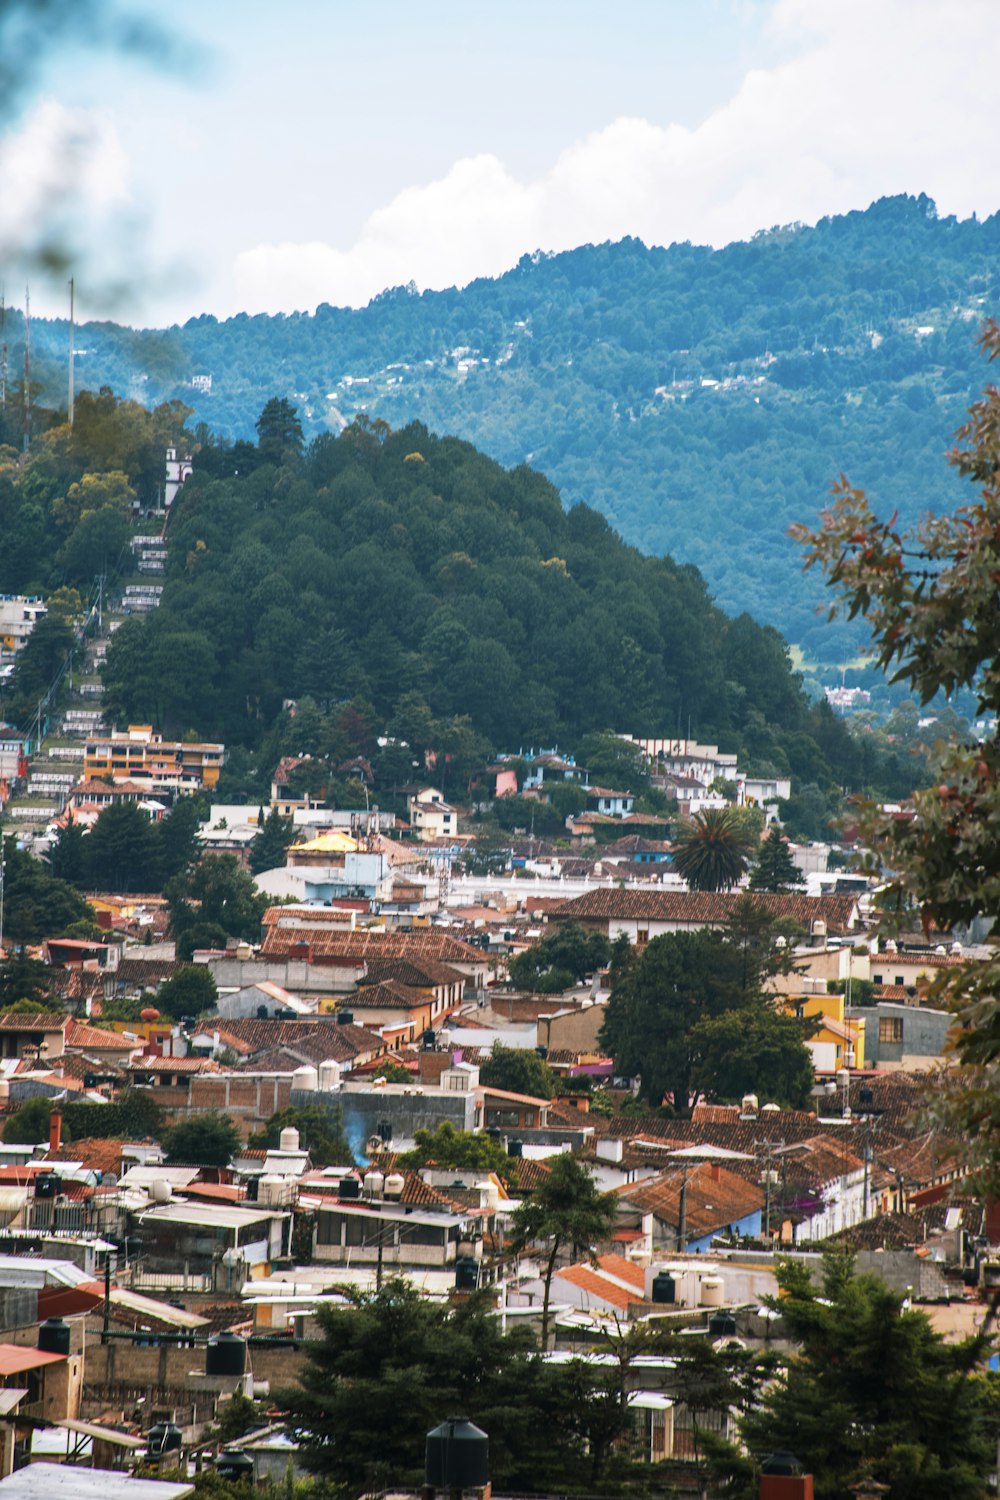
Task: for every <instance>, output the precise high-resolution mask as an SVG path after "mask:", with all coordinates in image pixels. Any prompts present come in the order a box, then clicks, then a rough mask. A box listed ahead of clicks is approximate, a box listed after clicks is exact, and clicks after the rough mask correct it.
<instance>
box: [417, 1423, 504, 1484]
mask: <svg viewBox="0 0 1000 1500" xmlns="http://www.w3.org/2000/svg"><path fill="white" fill-rule="evenodd" d="M424 1481H425V1483H426V1484H427V1485H429V1486H430V1487H431V1488H432V1489H435V1490H459V1491H461V1490H481V1489H485V1488H486V1486H487V1485H488V1484H489V1482H490V1440H489V1438H488V1437H487V1436H486V1433H485V1432H483V1430H482V1429H481V1428H479V1427H474V1426H473V1424H472V1423H471V1422H470V1421H469V1420H468V1418H467V1417H449V1419H448V1421H447V1422H442V1423H441V1426H440V1427H435V1428H434V1429H433V1431H431V1432H429V1433H428V1434H427V1449H426V1456H425V1461H424Z"/></svg>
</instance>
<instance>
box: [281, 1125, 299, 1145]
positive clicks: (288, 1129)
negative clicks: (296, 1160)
mask: <svg viewBox="0 0 1000 1500" xmlns="http://www.w3.org/2000/svg"><path fill="white" fill-rule="evenodd" d="M279 1143H280V1147H281V1150H282V1151H297V1150H298V1149H299V1132H298V1131H297V1130H296V1129H295V1126H294V1125H286V1126H285V1128H284V1130H283V1131H282V1132H281V1135H280V1137H279Z"/></svg>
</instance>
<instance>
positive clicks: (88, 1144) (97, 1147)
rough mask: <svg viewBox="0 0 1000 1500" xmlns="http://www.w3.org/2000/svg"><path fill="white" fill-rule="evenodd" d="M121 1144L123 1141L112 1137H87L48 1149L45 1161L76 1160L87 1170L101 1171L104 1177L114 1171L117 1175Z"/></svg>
mask: <svg viewBox="0 0 1000 1500" xmlns="http://www.w3.org/2000/svg"><path fill="white" fill-rule="evenodd" d="M123 1145H124V1141H121V1140H115V1139H114V1138H113V1137H109V1138H108V1139H107V1140H100V1139H98V1138H96V1137H95V1138H90V1137H87V1138H85V1139H83V1140H82V1141H72V1142H70V1143H68V1144H66V1145H64V1146H60V1147H59V1149H58V1151H50V1152H49V1153H48V1155H47V1156H46V1158H45V1159H46V1161H47V1162H55V1161H78V1162H82V1164H83V1166H84V1168H85V1169H86V1171H88V1172H103V1174H104V1175H105V1176H106V1177H107V1176H109V1175H110V1174H111V1173H114V1175H115V1176H116V1177H118V1176H120V1175H121V1168H122V1147H123Z"/></svg>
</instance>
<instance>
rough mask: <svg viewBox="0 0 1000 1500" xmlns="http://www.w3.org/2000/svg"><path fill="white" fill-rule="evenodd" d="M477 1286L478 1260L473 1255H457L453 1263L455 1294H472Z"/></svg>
mask: <svg viewBox="0 0 1000 1500" xmlns="http://www.w3.org/2000/svg"><path fill="white" fill-rule="evenodd" d="M478 1285H479V1262H478V1260H477V1259H476V1257H475V1256H474V1255H459V1256H458V1257H457V1259H456V1261H455V1290H456V1292H474V1291H475V1290H476V1287H477V1286H478Z"/></svg>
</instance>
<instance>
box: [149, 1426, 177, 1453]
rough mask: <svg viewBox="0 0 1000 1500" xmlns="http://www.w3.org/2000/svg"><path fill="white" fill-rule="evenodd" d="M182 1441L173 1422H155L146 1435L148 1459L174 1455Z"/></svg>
mask: <svg viewBox="0 0 1000 1500" xmlns="http://www.w3.org/2000/svg"><path fill="white" fill-rule="evenodd" d="M183 1441H184V1439H183V1436H182V1434H181V1430H180V1428H179V1427H175V1426H174V1424H173V1422H157V1423H156V1425H155V1426H154V1427H151V1428H150V1429H149V1431H148V1432H147V1433H146V1446H147V1448H148V1449H149V1456H150V1458H159V1457H161V1455H162V1454H164V1453H176V1452H178V1451H179V1449H180V1446H181V1444H182V1442H183Z"/></svg>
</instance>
